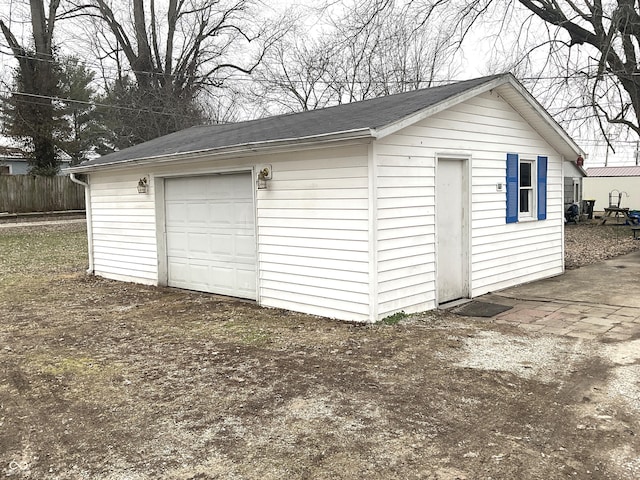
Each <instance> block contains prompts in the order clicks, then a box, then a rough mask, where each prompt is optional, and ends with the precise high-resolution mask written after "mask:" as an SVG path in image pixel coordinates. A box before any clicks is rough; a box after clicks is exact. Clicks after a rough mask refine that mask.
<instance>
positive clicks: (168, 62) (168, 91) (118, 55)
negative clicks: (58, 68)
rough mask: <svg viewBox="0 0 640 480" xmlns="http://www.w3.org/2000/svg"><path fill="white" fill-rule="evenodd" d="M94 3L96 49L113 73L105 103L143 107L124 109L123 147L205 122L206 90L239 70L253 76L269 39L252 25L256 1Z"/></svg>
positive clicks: (91, 10) (119, 134) (109, 73)
mask: <svg viewBox="0 0 640 480" xmlns="http://www.w3.org/2000/svg"><path fill="white" fill-rule="evenodd" d="M87 6H88V8H86V9H85V11H86V12H88V13H87V14H88V15H90V16H92V17H93V18H94V19H96V20H97V21H96V23H95V24H94V27H95V29H94V34H95V37H94V38H99V39H100V38H101V39H102V41H100V42H97V43H96V44H95V45H94V46H95V47H98V50H99V58H100V60H101V65H102V66H103V67H104V71H103V73H104V76H105V77H106V78H107V81H106V82H105V90H106V92H107V95H106V96H107V98H105V99H104V102H105V103H114V104H121V103H122V102H126V103H125V104H126V105H128V106H130V107H134V109H138V111H139V115H135V111H133V110H130V113H131V115H125V118H123V117H122V112H119V113H118V116H119V117H120V118H119V122H118V123H119V125H120V127H121V128H120V131H119V132H117V138H114V146H116V147H124V146H127V144H134V143H139V142H141V141H144V140H148V139H150V138H154V137H156V136H159V135H164V134H166V133H170V132H173V131H176V130H179V129H181V128H185V127H188V126H191V125H194V124H198V123H203V122H205V121H206V118H205V115H204V113H203V108H202V106H201V105H199V103H198V100H199V98H201V97H200V96H201V94H202V93H203V92H205V91H207V90H214V89H218V88H220V87H222V86H223V85H224V84H225V83H226V82H227V81H228V79H229V78H230V77H231V76H232V75H234V74H235V75H238V74H239V75H245V74H250V73H251V72H252V71H253V70H254V69H255V67H256V66H257V65H258V64H259V63H260V61H261V59H262V57H263V55H264V44H265V42H266V43H268V42H269V36H268V35H267V34H266V32H265V29H261V28H256V27H255V25H254V24H253V23H252V22H251V19H250V14H251V11H252V10H251V9H252V7H253V3H252V1H251V0H168V1H167V2H163V3H162V4H160V3H158V4H156V2H155V0H132V1H131V2H128V5H127V6H125V8H122V7H123V4H121V3H118V2H110V1H108V0H87ZM128 7H130V10H129V8H128ZM114 70H115V75H113V74H112V72H113V71H114ZM132 102H133V103H132ZM150 114H152V115H150ZM105 115H107V113H106V112H105ZM127 119H129V121H127ZM142 119H144V121H142Z"/></svg>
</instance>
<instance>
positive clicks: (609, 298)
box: [499, 251, 640, 316]
mask: <svg viewBox="0 0 640 480" xmlns="http://www.w3.org/2000/svg"><path fill="white" fill-rule="evenodd" d="M639 280H640V251H638V252H633V253H629V254H627V255H622V256H619V257H616V258H613V259H611V260H606V261H604V262H602V263H598V264H594V265H587V266H585V267H581V268H577V269H575V270H568V271H566V272H565V273H564V274H562V275H558V276H556V277H552V278H548V279H545V280H539V281H536V282H531V283H527V284H524V285H520V286H517V287H511V288H507V289H505V290H501V291H500V293H499V295H500V296H505V297H508V298H509V297H510V298H519V299H522V300H523V301H531V300H539V301H542V300H544V301H547V302H548V301H550V300H552V301H560V302H566V303H569V304H574V305H576V304H581V303H582V304H591V305H594V304H596V305H608V306H617V307H625V308H624V310H623V311H624V313H622V311H618V312H616V313H617V314H618V315H626V314H628V315H633V316H637V315H638V309H640V281H639ZM566 308H567V309H568V310H569V311H570V312H571V311H572V313H581V312H579V311H577V310H578V309H575V310H574V309H573V308H570V307H566ZM560 310H562V309H560ZM567 313H569V312H567Z"/></svg>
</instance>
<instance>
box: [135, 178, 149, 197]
mask: <svg viewBox="0 0 640 480" xmlns="http://www.w3.org/2000/svg"><path fill="white" fill-rule="evenodd" d="M148 186H149V184H148V182H147V177H143V178H141V179H140V180H139V181H138V193H147V187H148Z"/></svg>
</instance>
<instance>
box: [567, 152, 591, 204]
mask: <svg viewBox="0 0 640 480" xmlns="http://www.w3.org/2000/svg"><path fill="white" fill-rule="evenodd" d="M586 176H587V172H586V171H585V170H584V169H583V168H582V167H581V166H580V165H577V164H576V162H575V160H574V161H565V162H564V206H565V208H566V207H568V206H569V205H571V204H572V203H578V204H579V205H580V206H582V199H583V198H586V197H584V196H583V179H584V177H586Z"/></svg>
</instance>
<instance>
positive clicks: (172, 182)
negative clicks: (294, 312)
mask: <svg viewBox="0 0 640 480" xmlns="http://www.w3.org/2000/svg"><path fill="white" fill-rule="evenodd" d="M165 204H166V209H165V212H166V232H167V267H168V279H167V280H168V284H169V286H172V287H179V288H186V289H189V290H199V291H202V292H211V293H219V294H222V295H231V296H234V297H242V298H251V299H255V298H256V242H255V227H254V209H253V182H252V180H251V174H250V173H242V174H232V175H210V176H204V177H185V178H170V179H167V180H166V181H165Z"/></svg>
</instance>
